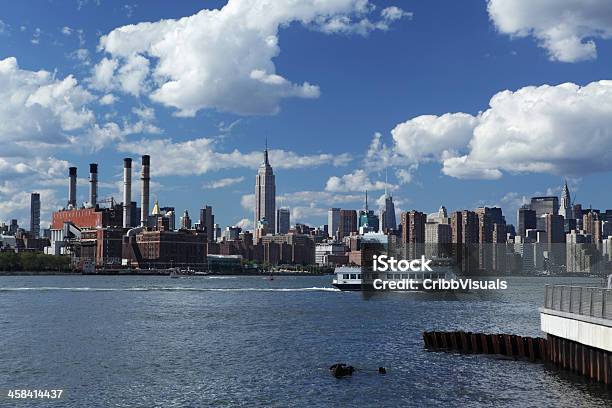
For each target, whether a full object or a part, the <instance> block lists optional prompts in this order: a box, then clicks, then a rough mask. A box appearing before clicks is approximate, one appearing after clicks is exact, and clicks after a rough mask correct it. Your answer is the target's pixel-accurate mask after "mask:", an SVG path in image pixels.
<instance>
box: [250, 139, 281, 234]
mask: <svg viewBox="0 0 612 408" xmlns="http://www.w3.org/2000/svg"><path fill="white" fill-rule="evenodd" d="M263 219H265V220H266V226H272V228H274V226H275V225H276V182H275V178H274V172H273V171H272V166H270V162H269V161H268V146H267V144H266V149H265V150H264V159H263V162H262V163H261V165H260V166H259V169H258V171H257V176H256V178H255V219H254V222H253V225H254V226H255V228H257V227H258V226H259V225H260V221H261V220H263Z"/></svg>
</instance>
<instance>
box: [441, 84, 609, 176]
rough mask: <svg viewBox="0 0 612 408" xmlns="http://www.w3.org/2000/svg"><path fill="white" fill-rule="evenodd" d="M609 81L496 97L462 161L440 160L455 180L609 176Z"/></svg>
mask: <svg viewBox="0 0 612 408" xmlns="http://www.w3.org/2000/svg"><path fill="white" fill-rule="evenodd" d="M610 118H612V81H598V82H592V83H590V84H588V85H586V86H584V87H580V86H578V85H576V84H571V83H565V84H560V85H557V86H550V85H542V86H539V87H525V88H521V89H519V90H517V91H515V92H511V91H503V92H499V93H498V94H496V95H495V96H494V97H493V98H492V99H491V102H490V108H489V109H488V110H487V111H485V112H484V113H483V114H482V115H480V117H479V119H478V125H477V126H476V128H475V129H474V134H473V137H472V140H471V141H470V143H469V152H468V153H467V154H465V155H463V156H459V157H451V158H446V159H444V172H445V173H446V174H448V175H451V176H455V177H465V176H470V174H471V173H473V172H476V174H475V175H478V174H477V173H479V172H480V173H481V174H480V175H481V176H484V177H485V178H498V177H500V176H501V172H502V171H506V172H535V173H551V174H557V175H581V174H588V173H593V172H598V171H609V170H612V120H611V119H610Z"/></svg>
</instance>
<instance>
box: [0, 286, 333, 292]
mask: <svg viewBox="0 0 612 408" xmlns="http://www.w3.org/2000/svg"><path fill="white" fill-rule="evenodd" d="M21 291H31V292H48V291H65V292H340V290H339V289H336V288H326V287H310V288H194V287H180V286H176V287H173V286H170V287H155V286H150V287H132V288H90V287H56V286H40V287H21V288H1V287H0V292H21Z"/></svg>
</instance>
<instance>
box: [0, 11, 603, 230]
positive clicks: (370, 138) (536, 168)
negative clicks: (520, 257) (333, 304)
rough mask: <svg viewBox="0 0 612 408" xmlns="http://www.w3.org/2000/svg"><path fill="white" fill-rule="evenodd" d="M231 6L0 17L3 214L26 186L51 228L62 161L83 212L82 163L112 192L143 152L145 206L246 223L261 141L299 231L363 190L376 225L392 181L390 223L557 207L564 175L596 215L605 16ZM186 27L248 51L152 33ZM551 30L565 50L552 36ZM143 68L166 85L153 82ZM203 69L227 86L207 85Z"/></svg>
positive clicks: (25, 201) (23, 212)
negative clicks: (485, 209)
mask: <svg viewBox="0 0 612 408" xmlns="http://www.w3.org/2000/svg"><path fill="white" fill-rule="evenodd" d="M231 3H232V6H233V7H235V10H236V13H235V15H232V16H228V14H227V10H226V9H223V7H224V6H226V2H224V1H211V2H208V3H206V5H202V3H201V2H199V1H185V2H181V4H179V5H176V7H173V9H172V10H168V8H167V7H165V6H164V3H163V2H157V1H152V2H147V3H146V6H145V4H144V3H143V4H140V7H138V5H137V6H136V7H123V6H127V4H125V5H123V6H122V5H118V3H115V4H114V5H113V4H108V3H106V2H76V1H75V2H69V1H68V2H63V3H61V4H53V5H52V4H50V3H41V5H40V6H39V8H38V9H37V10H35V11H33V10H29V9H27V8H26V7H25V6H23V5H20V4H11V5H10V6H9V7H6V8H5V9H4V10H3V11H2V12H1V13H0V61H1V62H0V66H1V68H0V83H2V84H4V85H5V86H4V90H3V93H2V95H3V96H4V97H5V99H6V100H11V101H13V102H12V103H11V104H6V105H5V106H3V107H1V108H0V120H2V122H3V123H5V125H4V127H0V141H2V142H3V144H4V146H5V148H4V149H3V151H2V152H0V214H1V215H0V222H1V221H4V222H7V223H8V222H10V220H11V219H13V218H16V219H18V220H19V224H20V225H23V226H27V225H29V222H30V221H29V218H30V193H32V192H34V191H36V192H39V193H40V194H41V210H42V211H41V227H43V228H45V227H47V226H48V224H49V221H50V219H51V212H52V211H54V210H56V209H57V208H59V207H61V206H62V205H64V202H65V189H66V186H65V181H64V178H65V174H66V172H67V171H68V168H69V167H73V166H74V167H78V168H79V177H78V179H77V184H78V186H79V189H78V190H77V194H78V195H77V197H76V201H77V202H78V203H79V204H80V203H82V202H85V201H87V199H88V194H87V190H86V188H84V187H86V186H87V185H88V180H87V177H85V175H86V174H87V170H86V168H87V165H88V164H89V163H91V162H96V163H99V164H100V170H99V179H100V183H99V185H98V189H99V191H98V192H97V195H98V196H99V198H100V199H106V198H108V197H110V196H114V197H115V199H116V200H117V201H121V197H122V191H121V190H122V188H121V184H122V165H121V163H120V160H121V159H122V158H123V157H127V156H131V157H134V158H136V157H138V156H140V155H142V154H147V153H148V154H150V155H151V160H152V162H154V163H157V167H156V168H155V169H154V170H153V171H152V174H151V177H152V183H151V186H150V189H151V197H152V198H156V199H157V200H158V201H159V203H160V205H162V206H173V207H175V208H176V213H177V214H179V215H180V214H182V213H183V211H184V210H185V209H187V210H189V213H190V214H191V217H192V219H193V221H194V222H195V221H197V218H198V217H197V214H198V211H199V209H200V208H201V207H202V206H203V205H209V206H211V207H212V208H213V209H214V211H215V217H216V220H217V223H219V224H220V225H237V224H240V225H242V226H244V227H246V228H248V229H251V230H252V229H253V228H254V225H253V219H254V217H253V215H252V205H251V204H250V203H252V201H253V199H254V192H253V183H252V177H253V171H255V170H256V169H257V168H258V166H259V164H260V162H261V151H262V149H263V146H264V140H265V139H266V138H267V139H268V140H269V143H270V146H271V149H270V162H271V164H272V166H273V167H274V169H275V173H276V174H277V179H276V190H277V194H276V195H277V199H278V200H277V202H276V207H277V208H278V207H280V204H282V205H283V206H284V207H289V208H290V209H291V216H290V218H291V222H292V223H295V222H303V223H307V224H310V225H322V224H325V223H326V220H327V217H328V215H327V210H328V209H329V208H334V207H335V208H351V209H361V207H362V202H363V198H362V197H363V192H364V190H366V189H367V190H368V191H369V192H370V197H371V199H370V206H371V208H372V209H374V210H375V213H376V214H377V215H378V210H379V209H380V207H381V206H383V205H384V190H385V188H387V189H388V190H389V191H390V192H391V193H392V195H393V198H394V204H395V207H396V209H397V212H398V213H399V212H400V211H410V210H412V209H418V210H420V211H424V212H426V213H434V212H436V211H437V210H438V208H439V207H440V205H444V206H446V207H447V208H449V210H450V209H465V208H469V209H474V208H477V207H478V206H482V205H488V206H496V205H498V206H500V207H501V208H503V209H504V213H505V214H506V216H507V217H508V221H509V222H511V223H516V221H515V220H514V218H515V215H514V214H516V210H517V209H518V208H519V207H520V205H521V204H523V203H524V201H525V200H523V198H525V199H526V200H528V199H529V198H530V197H532V196H543V195H551V194H553V193H554V194H555V195H557V196H561V193H562V191H561V189H562V187H563V178H564V177H567V178H568V181H569V184H570V188H571V189H572V190H573V191H574V192H575V193H574V194H576V196H577V197H576V198H577V201H579V202H581V203H582V204H583V206H584V207H585V208H587V207H589V206H590V205H592V206H593V207H594V208H607V206H608V204H607V203H608V202H610V197H609V195H608V194H607V191H606V189H605V188H602V186H605V185H606V183H607V178H609V171H610V169H611V168H612V159H611V158H610V157H608V156H607V153H606V152H608V151H610V146H609V143H610V141H611V140H612V137H610V134H612V131H611V129H612V123H611V121H610V119H609V118H610V117H612V116H611V115H610V113H611V112H612V109H611V104H612V102H611V101H612V97H610V83H609V82H606V81H605V79H606V78H609V72H610V71H609V66H610V62H612V50H611V48H612V47H611V42H610V41H609V40H608V39H607V38H608V35H607V34H606V31H605V29H602V28H601V27H604V28H605V27H606V25H605V24H604V23H605V20H597V19H591V18H590V17H589V15H602V16H605V15H608V14H606V10H607V7H609V6H607V5H605V4H603V3H601V4H597V2H596V3H594V4H592V5H590V6H589V7H591V8H592V9H591V10H590V13H586V12H585V13H584V14H579V15H577V16H575V18H574V20H575V22H571V21H570V22H567V21H565V20H564V17H563V13H562V7H561V6H560V7H558V10H557V9H552V8H551V9H549V8H547V7H543V8H542V9H538V10H537V13H538V15H542V16H548V17H550V18H549V19H544V18H543V19H542V20H541V21H540V20H537V21H536V20H534V21H525V20H524V17H523V16H524V15H528V14H529V12H530V11H531V12H535V10H532V9H530V7H532V6H529V5H525V4H523V5H521V4H519V3H521V2H517V1H511V2H508V4H510V5H509V6H508V8H507V9H506V10H504V13H503V15H502V14H500V12H499V10H500V2H498V1H489V2H484V1H483V2H474V3H471V4H466V5H461V6H459V5H457V4H454V2H442V1H440V2H427V4H418V3H415V4H406V3H398V2H392V1H371V2H369V3H368V4H369V5H370V6H375V7H366V8H361V9H360V8H359V7H360V6H359V5H358V3H360V2H356V1H349V0H333V1H330V2H328V3H327V4H326V5H325V6H321V5H315V3H310V2H308V3H307V4H306V7H305V8H304V11H303V14H300V13H296V12H295V11H294V10H289V9H287V4H288V3H285V2H284V1H277V2H269V3H265V2H263V3H262V4H265V5H266V7H269V10H270V11H271V12H270V13H269V14H270V16H269V18H265V19H264V18H261V16H260V15H254V14H253V13H255V12H254V11H253V10H252V9H251V8H250V6H249V3H247V2H244V1H239V0H235V1H232V2H231ZM134 4H137V2H136V3H134ZM203 7H205V8H208V9H213V8H218V9H219V10H220V12H219V13H217V14H213V13H211V12H208V11H205V10H203ZM521 7H524V8H521ZM533 7H535V6H533ZM224 10H225V11H224ZM272 11H273V12H272ZM525 11H527V13H524V12H525ZM587 11H588V10H587ZM24 15H25V16H27V18H26V17H24ZM100 16H103V17H104V18H100ZM457 16H460V17H463V18H457ZM182 17H185V18H187V20H185V21H188V22H189V23H190V24H193V26H194V27H197V28H198V30H201V32H200V34H201V36H202V38H207V39H209V38H217V37H218V36H216V37H215V34H216V33H215V32H212V31H211V30H212V29H210V28H208V27H209V26H211V24H205V23H209V22H223V23H224V24H223V25H222V26H220V27H221V28H220V29H222V30H224V31H223V32H224V34H226V35H225V37H228V36H234V37H235V38H239V39H243V38H251V39H252V43H250V46H251V48H253V49H256V50H259V51H261V59H258V60H256V61H252V60H249V59H248V58H247V57H248V55H249V53H248V52H247V51H248V50H247V49H245V48H232V47H229V46H227V44H218V43H214V42H213V41H212V40H211V46H210V47H208V46H201V47H199V46H195V45H194V44H192V43H191V42H190V41H186V48H180V47H179V48H178V49H176V52H177V54H176V55H171V54H170V53H169V50H167V49H165V48H163V47H162V46H161V45H163V43H164V42H163V40H164V38H165V36H166V35H167V33H166V32H165V31H164V30H165V28H164V27H163V25H161V24H159V23H157V22H158V21H160V19H170V20H167V21H168V24H169V25H172V26H176V25H177V20H176V19H178V18H182ZM343 17H346V18H348V20H347V19H344V20H343V19H342V18H343ZM602 19H605V18H604V17H602ZM556 20H558V21H559V24H560V26H562V27H563V28H564V30H565V31H564V35H566V36H567V38H572V39H574V43H568V42H563V41H562V39H559V38H550V37H547V35H548V34H547V33H550V32H553V31H554V29H555V27H556V26H555V25H554V24H555V23H554V21H556ZM147 21H150V22H152V23H153V24H152V26H151V27H152V30H153V32H155V34H156V36H155V38H154V39H152V40H151V41H153V42H155V44H153V43H147V41H148V40H147V39H145V38H143V35H142V29H143V27H144V26H138V25H136V26H134V30H135V31H134V32H133V35H132V37H131V41H132V42H130V44H132V45H133V47H134V48H133V49H129V50H128V49H125V47H124V45H125V44H127V42H126V41H124V40H125V39H124V38H123V37H122V35H123V34H122V33H123V31H124V28H122V27H128V25H129V24H139V23H143V22H147ZM246 21H257V22H258V24H257V25H256V26H255V27H253V31H252V32H246V31H245V30H241V29H240V27H242V26H243V25H244V24H243V23H244V22H246ZM332 21H345V22H346V21H348V23H344V25H341V26H338V25H333V24H331V22H332ZM550 21H553V23H551V22H550ZM433 23H436V24H433ZM563 24H564V25H563ZM84 27H86V29H84ZM579 27H582V28H580V29H579ZM585 27H586V28H588V29H585ZM602 30H604V31H602ZM177 32H178V33H179V35H181V32H180V30H179V31H177ZM572 35H573V36H572ZM263 39H273V40H274V41H273V42H271V43H266V42H265V41H263ZM424 39H427V41H424ZM424 44H427V46H426V47H425V46H424ZM154 46H155V47H157V48H155V49H156V50H158V51H155V52H159V53H160V54H159V55H156V54H155V52H153V51H152V49H153V48H154ZM431 49H436V52H435V53H431V52H430V50H431ZM220 50H221V51H220ZM187 57H192V58H187ZM173 58H174V59H176V58H181V59H183V60H184V61H186V62H188V61H192V60H193V61H194V63H196V64H197V68H198V69H197V70H196V71H194V72H197V73H198V75H201V76H199V77H198V78H199V81H198V82H196V83H190V84H187V85H185V86H183V87H178V88H177V89H175V90H174V91H172V90H171V88H172V86H173V85H172V84H175V85H177V84H181V81H186V78H185V77H184V76H183V75H184V72H181V71H180V70H177V68H176V67H174V66H172V64H171V61H172V60H173ZM211 60H218V61H221V62H220V64H221V65H220V66H215V65H213V64H210V63H209V61H211ZM351 61H352V62H351ZM354 61H358V63H354ZM330 67H331V68H330ZM449 67H452V68H449ZM242 68H243V69H242ZM245 70H246V71H245ZM205 74H206V75H205ZM156 75H161V76H157V78H162V77H163V78H167V79H172V80H173V81H175V82H173V81H170V80H168V81H166V82H164V83H158V82H156V81H155V80H154V77H155V76H156ZM207 75H208V76H207ZM206 78H211V79H214V80H217V81H220V82H219V83H222V84H223V87H222V88H221V89H218V90H217V91H218V93H212V92H208V91H207V89H208V88H202V87H203V86H204V85H206V84H207V82H206ZM364 78H366V79H367V80H364ZM482 78H486V81H483V80H482ZM571 84H575V85H571ZM192 91H193V92H192ZM23 95H25V96H23ZM17 96H19V97H17ZM383 96H384V97H383ZM20 98H21V99H20ZM62 101H67V102H66V104H63V102H62ZM532 101H537V102H540V104H539V105H538V104H536V106H540V105H546V106H548V107H550V109H548V110H545V111H541V110H538V109H532V110H530V111H529V112H530V114H529V115H527V116H525V115H524V112H525V111H524V109H523V110H522V109H521V107H525V106H527V105H528V104H529V103H531V102H532ZM565 102H571V105H572V106H574V107H575V109H574V110H573V111H568V108H567V105H566V104H565ZM33 123H35V124H36V126H32V124H33ZM500 123H501V124H504V125H505V126H501V127H500V125H499V124H500ZM530 123H533V124H534V126H533V127H528V126H527V125H526V124H530ZM536 124H540V125H544V126H536ZM509 128H512V129H515V130H517V132H518V136H517V135H515V134H511V133H508V132H505V130H506V129H509ZM492 135H493V136H492ZM597 135H603V136H602V137H601V138H598V137H597ZM515 136H516V137H515ZM521 140H523V141H528V142H529V144H528V145H527V146H529V147H530V148H529V149H525V145H523V144H521ZM578 140H579V141H580V144H577V143H576V141H578ZM568 141H569V142H568ZM572 141H573V143H570V142H572ZM503 146H516V147H517V150H516V151H512V152H509V153H508V151H507V150H504V149H503ZM552 146H555V147H557V148H556V150H555V151H554V154H549V153H547V152H548V150H549V149H550V148H551V147H552ZM566 146H570V147H571V146H574V147H575V148H569V147H566ZM506 153H508V155H506ZM386 170H388V175H389V177H388V179H386V177H385V171H386ZM139 172H140V164H139V163H135V164H134V169H133V173H134V174H139ZM132 195H133V196H137V194H136V190H134V191H133V192H132ZM271 228H275V226H274V225H272V226H271Z"/></svg>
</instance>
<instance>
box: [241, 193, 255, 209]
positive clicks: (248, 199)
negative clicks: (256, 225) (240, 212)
mask: <svg viewBox="0 0 612 408" xmlns="http://www.w3.org/2000/svg"><path fill="white" fill-rule="evenodd" d="M240 205H241V206H242V208H244V209H245V210H247V211H253V209H254V208H255V194H244V195H243V196H242V197H241V198H240Z"/></svg>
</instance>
